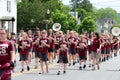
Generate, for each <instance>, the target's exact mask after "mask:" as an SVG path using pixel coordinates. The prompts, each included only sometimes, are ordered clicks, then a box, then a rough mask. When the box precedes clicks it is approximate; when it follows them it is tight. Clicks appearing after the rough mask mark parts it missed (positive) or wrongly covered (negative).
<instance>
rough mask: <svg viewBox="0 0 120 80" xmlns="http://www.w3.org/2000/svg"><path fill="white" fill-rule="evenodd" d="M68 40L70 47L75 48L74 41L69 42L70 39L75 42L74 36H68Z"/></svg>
mask: <svg viewBox="0 0 120 80" xmlns="http://www.w3.org/2000/svg"><path fill="white" fill-rule="evenodd" d="M68 41H69V42H70V44H69V45H70V48H72V49H75V48H76V44H75V43H71V41H74V42H76V41H77V40H76V38H75V37H69V38H68Z"/></svg>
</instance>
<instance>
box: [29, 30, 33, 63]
mask: <svg viewBox="0 0 120 80" xmlns="http://www.w3.org/2000/svg"><path fill="white" fill-rule="evenodd" d="M28 41H29V43H30V47H29V55H28V63H29V64H31V60H32V51H33V45H32V42H33V35H32V30H28Z"/></svg>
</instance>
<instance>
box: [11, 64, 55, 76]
mask: <svg viewBox="0 0 120 80" xmlns="http://www.w3.org/2000/svg"><path fill="white" fill-rule="evenodd" d="M56 65H57V63H54V64H51V65H49V68H50V67H54V66H56ZM44 68H45V66H44ZM35 71H38V69H31V70H30V71H24V72H23V73H21V72H15V73H13V74H12V77H17V76H21V75H24V74H25V73H31V72H35Z"/></svg>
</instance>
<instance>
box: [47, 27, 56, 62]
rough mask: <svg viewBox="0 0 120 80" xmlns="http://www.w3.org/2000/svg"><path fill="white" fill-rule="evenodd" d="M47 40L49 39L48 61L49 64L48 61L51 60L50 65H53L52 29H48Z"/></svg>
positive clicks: (53, 39)
mask: <svg viewBox="0 0 120 80" xmlns="http://www.w3.org/2000/svg"><path fill="white" fill-rule="evenodd" d="M48 38H49V42H50V47H49V50H48V52H49V53H48V61H49V63H50V60H52V63H53V60H54V53H53V52H54V47H55V45H54V41H55V38H54V34H53V31H52V29H49V34H48Z"/></svg>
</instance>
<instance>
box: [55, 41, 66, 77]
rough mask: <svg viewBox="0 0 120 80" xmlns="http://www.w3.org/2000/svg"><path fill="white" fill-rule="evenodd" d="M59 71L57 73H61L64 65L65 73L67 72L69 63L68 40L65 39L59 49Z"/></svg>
mask: <svg viewBox="0 0 120 80" xmlns="http://www.w3.org/2000/svg"><path fill="white" fill-rule="evenodd" d="M58 63H59V65H58V73H57V75H60V71H61V68H62V66H63V67H64V71H63V74H65V73H66V68H67V63H68V48H67V42H66V41H65V39H64V40H63V43H62V44H61V45H60V48H59V50H58Z"/></svg>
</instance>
